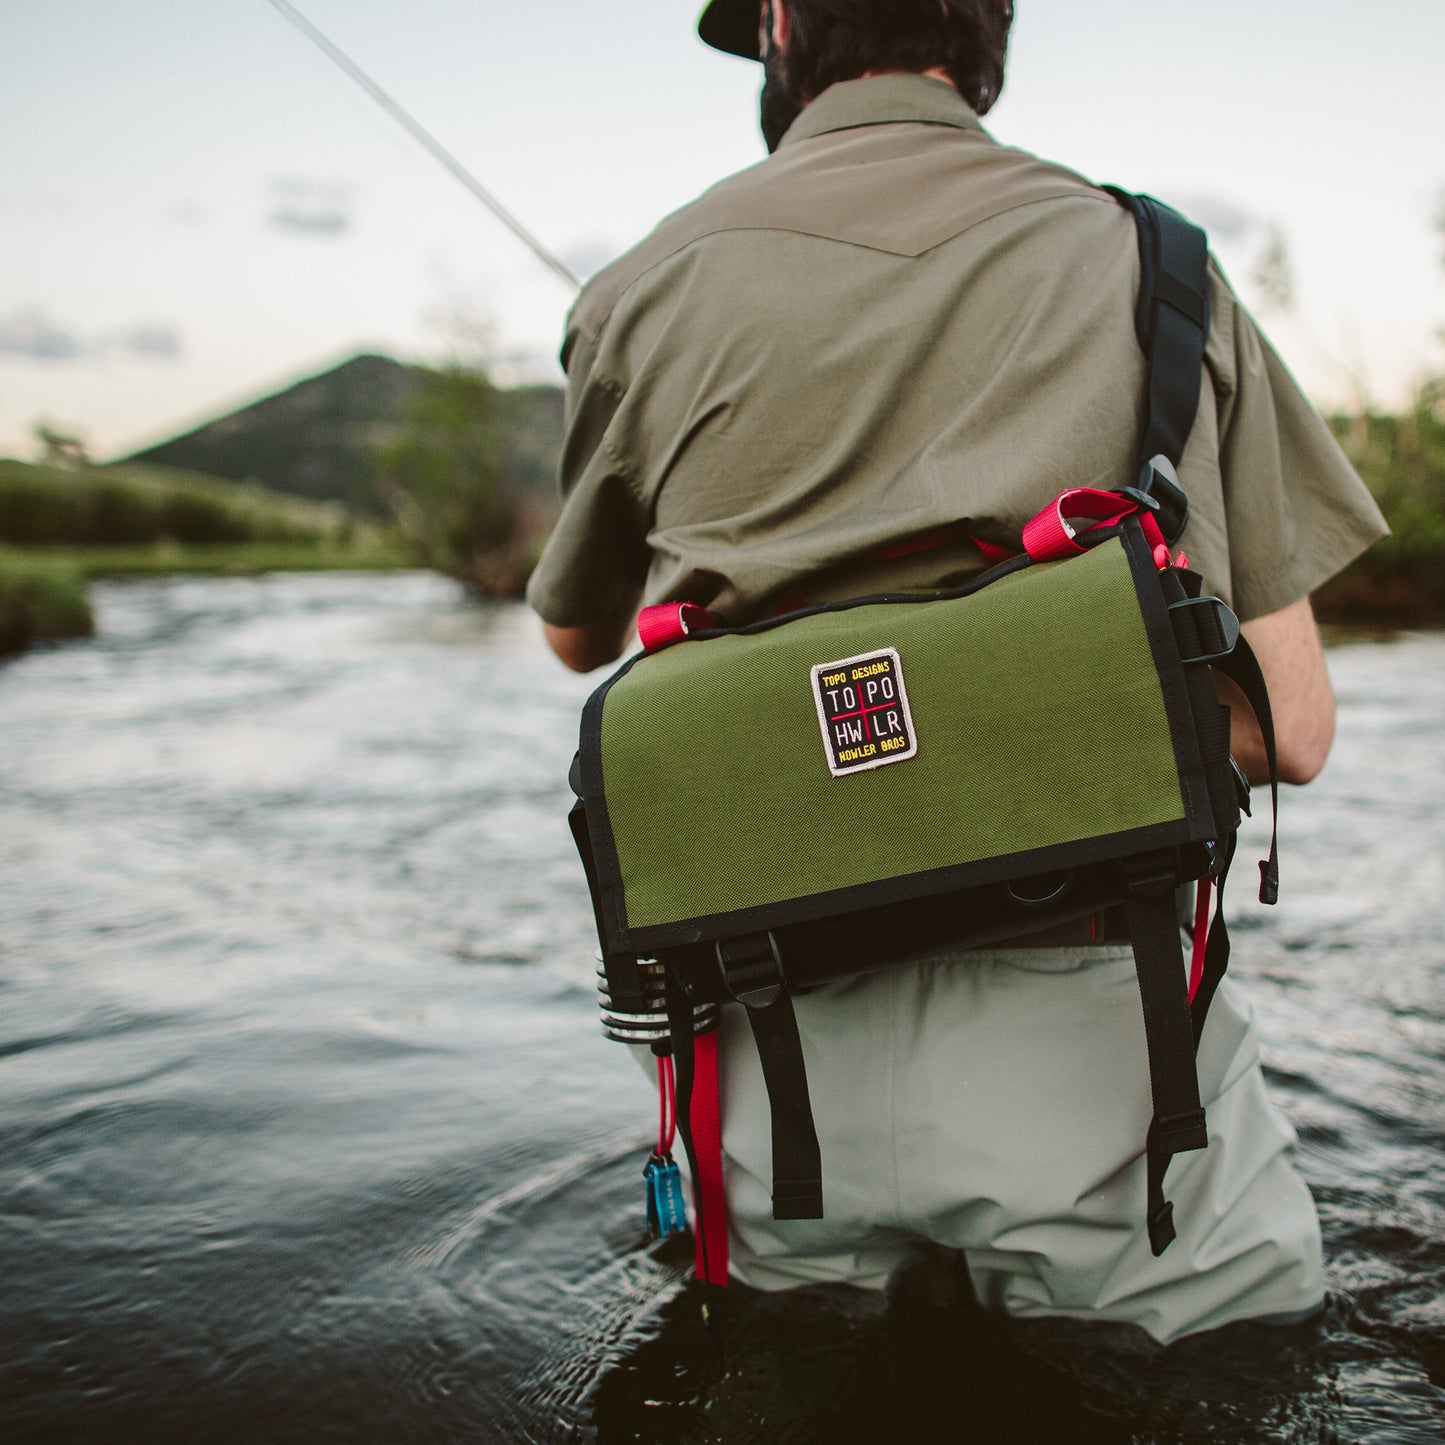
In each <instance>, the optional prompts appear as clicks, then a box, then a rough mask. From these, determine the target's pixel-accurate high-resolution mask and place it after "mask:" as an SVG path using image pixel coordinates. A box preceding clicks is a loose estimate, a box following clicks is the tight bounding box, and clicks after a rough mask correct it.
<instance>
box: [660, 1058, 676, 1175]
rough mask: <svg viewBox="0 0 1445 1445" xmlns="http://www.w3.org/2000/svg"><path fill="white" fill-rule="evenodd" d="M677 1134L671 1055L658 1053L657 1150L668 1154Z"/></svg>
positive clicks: (674, 1086)
mask: <svg viewBox="0 0 1445 1445" xmlns="http://www.w3.org/2000/svg"><path fill="white" fill-rule="evenodd" d="M676 1136H677V1080H676V1078H675V1077H674V1075H673V1072H672V1056H671V1055H670V1054H667V1055H660V1056H659V1057H658V1060H657V1152H658V1153H659V1154H664V1155H665V1154H670V1153H671V1152H672V1141H673V1139H674V1138H676Z"/></svg>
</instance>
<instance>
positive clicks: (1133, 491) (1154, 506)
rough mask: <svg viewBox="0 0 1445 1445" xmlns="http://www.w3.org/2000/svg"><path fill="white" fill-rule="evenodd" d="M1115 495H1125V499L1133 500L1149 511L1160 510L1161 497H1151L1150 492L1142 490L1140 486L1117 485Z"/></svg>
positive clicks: (1136, 504)
mask: <svg viewBox="0 0 1445 1445" xmlns="http://www.w3.org/2000/svg"><path fill="white" fill-rule="evenodd" d="M1114 495H1115V496H1116V497H1123V498H1125V500H1127V501H1130V502H1133V504H1134V505H1135V506H1136V507H1142V508H1144V509H1145V510H1147V511H1150V512H1157V511H1158V510H1159V498H1158V497H1151V496H1150V495H1149V493H1148V492H1143V491H1140V490H1139V488H1138V487H1116V488H1115V489H1114Z"/></svg>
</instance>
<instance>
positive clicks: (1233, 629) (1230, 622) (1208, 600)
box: [1169, 597, 1239, 663]
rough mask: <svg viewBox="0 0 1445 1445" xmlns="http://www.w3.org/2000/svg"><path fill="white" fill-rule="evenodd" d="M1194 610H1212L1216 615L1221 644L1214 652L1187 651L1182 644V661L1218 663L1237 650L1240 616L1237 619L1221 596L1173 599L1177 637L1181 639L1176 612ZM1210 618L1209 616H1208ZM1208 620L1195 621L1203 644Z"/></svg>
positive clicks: (1172, 617)
mask: <svg viewBox="0 0 1445 1445" xmlns="http://www.w3.org/2000/svg"><path fill="white" fill-rule="evenodd" d="M1191 609H1193V610H1194V611H1195V612H1196V613H1198V614H1199V615H1201V616H1203V615H1204V614H1205V609H1208V610H1209V611H1212V613H1213V618H1214V632H1215V635H1216V640H1217V642H1218V644H1219V645H1218V646H1217V647H1215V649H1214V651H1212V652H1197V653H1196V652H1187V653H1186V649H1185V648H1183V647H1181V648H1180V649H1179V652H1180V660H1181V661H1183V662H1189V663H1194V662H1218V661H1219V659H1220V658H1221V657H1228V656H1229V654H1230V653H1231V652H1233V651H1234V648H1235V644H1236V643H1237V642H1238V641H1239V618H1237V617H1236V616H1235V615H1234V613H1233V612H1232V611H1231V610H1230V608H1229V607H1227V606H1226V605H1225V603H1224V602H1223V601H1221V600H1220V599H1219V598H1218V597H1186V598H1185V599H1184V601H1183V602H1171V603H1170V604H1169V621H1170V622H1171V623H1173V624H1175V626H1174V636H1175V638H1176V639H1179V627H1178V620H1177V619H1176V617H1175V613H1179V614H1181V615H1182V614H1183V613H1185V612H1187V611H1189V610H1191ZM1206 621H1207V619H1206ZM1205 625H1206V622H1201V621H1198V620H1195V621H1194V637H1195V638H1196V639H1198V640H1199V641H1200V642H1201V643H1203V641H1204V637H1205V632H1204V628H1205Z"/></svg>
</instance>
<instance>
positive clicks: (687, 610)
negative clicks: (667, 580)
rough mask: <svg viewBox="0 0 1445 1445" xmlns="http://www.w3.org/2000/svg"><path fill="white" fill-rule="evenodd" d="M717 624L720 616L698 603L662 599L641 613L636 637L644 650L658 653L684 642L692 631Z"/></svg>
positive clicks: (638, 618)
mask: <svg viewBox="0 0 1445 1445" xmlns="http://www.w3.org/2000/svg"><path fill="white" fill-rule="evenodd" d="M717 625H718V624H717V618H715V617H714V616H713V615H712V613H711V612H709V611H708V610H707V609H706V608H705V607H699V606H698V605H697V603H695V602H660V603H658V605H657V606H656V607H644V608H643V609H642V611H641V612H640V613H639V614H638V617H637V640H638V641H639V642H640V643H641V644H642V648H643V651H644V652H656V651H657V650H658V649H659V648H662V647H671V646H672V644H673V643H674V642H681V641H682V639H683V638H684V637H686V636H687V635H688V634H689V633H692V632H697V631H698V630H699V629H702V628H707V627H716V626H717Z"/></svg>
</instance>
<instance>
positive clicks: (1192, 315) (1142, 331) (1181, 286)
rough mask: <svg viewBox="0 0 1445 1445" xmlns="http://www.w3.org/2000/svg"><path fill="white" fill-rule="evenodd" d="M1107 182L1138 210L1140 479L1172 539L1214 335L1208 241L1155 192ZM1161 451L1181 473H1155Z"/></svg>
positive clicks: (1180, 523)
mask: <svg viewBox="0 0 1445 1445" xmlns="http://www.w3.org/2000/svg"><path fill="white" fill-rule="evenodd" d="M1106 189H1107V190H1108V191H1109V194H1110V195H1112V196H1113V197H1114V199H1115V200H1117V201H1118V202H1119V204H1120V205H1122V206H1125V207H1127V208H1128V209H1129V210H1130V211H1132V212H1133V215H1134V221H1135V225H1136V227H1137V229H1138V233H1139V301H1138V309H1137V311H1136V313H1135V318H1134V329H1135V332H1136V333H1137V335H1138V337H1139V345H1140V347H1141V348H1142V349H1143V351H1144V355H1145V358H1146V359H1147V363H1148V375H1147V378H1146V381H1145V397H1146V401H1145V411H1144V433H1143V442H1142V444H1141V446H1140V449H1139V462H1140V466H1139V482H1138V485H1139V488H1140V489H1141V490H1142V491H1144V492H1147V493H1149V494H1150V495H1151V496H1152V497H1153V498H1154V499H1155V501H1156V502H1158V503H1159V510H1158V520H1159V525H1160V527H1161V528H1162V530H1163V532H1164V536H1165V538H1166V540H1167V541H1168V542H1169V543H1170V544H1171V545H1173V543H1175V542H1176V541H1178V540H1179V536H1180V534H1181V533H1182V532H1183V531H1184V526H1185V523H1186V522H1187V521H1188V519H1189V499H1188V498H1187V497H1186V496H1185V495H1184V493H1183V492H1182V491H1181V490H1180V489H1179V486H1178V481H1177V469H1178V466H1179V462H1180V458H1181V457H1183V455H1184V444H1185V442H1187V441H1188V439H1189V433H1190V431H1191V430H1192V429H1193V427H1194V416H1195V413H1196V412H1197V411H1198V410H1199V391H1200V386H1201V383H1202V379H1203V371H1202V367H1203V364H1204V348H1205V344H1206V342H1207V341H1208V339H1209V243H1208V240H1207V239H1206V237H1205V235H1204V232H1203V231H1201V230H1200V229H1199V227H1198V226H1196V225H1194V224H1193V223H1192V222H1189V221H1186V220H1185V219H1184V217H1183V216H1181V215H1180V214H1179V213H1178V212H1177V211H1174V210H1171V209H1170V208H1169V207H1168V206H1166V205H1163V204H1162V203H1161V202H1159V201H1156V200H1155V199H1154V198H1153V197H1152V196H1136V195H1134V194H1133V193H1132V192H1130V191H1124V190H1120V189H1119V188H1118V187H1116V186H1109V187H1107V188H1106ZM1158 456H1162V457H1164V458H1165V459H1166V460H1167V461H1168V462H1169V463H1170V465H1171V467H1172V468H1174V469H1175V472H1176V475H1175V477H1173V478H1165V477H1161V475H1160V474H1157V473H1156V471H1155V468H1154V467H1153V466H1152V465H1151V463H1152V462H1153V460H1154V458H1155V457H1158Z"/></svg>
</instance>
